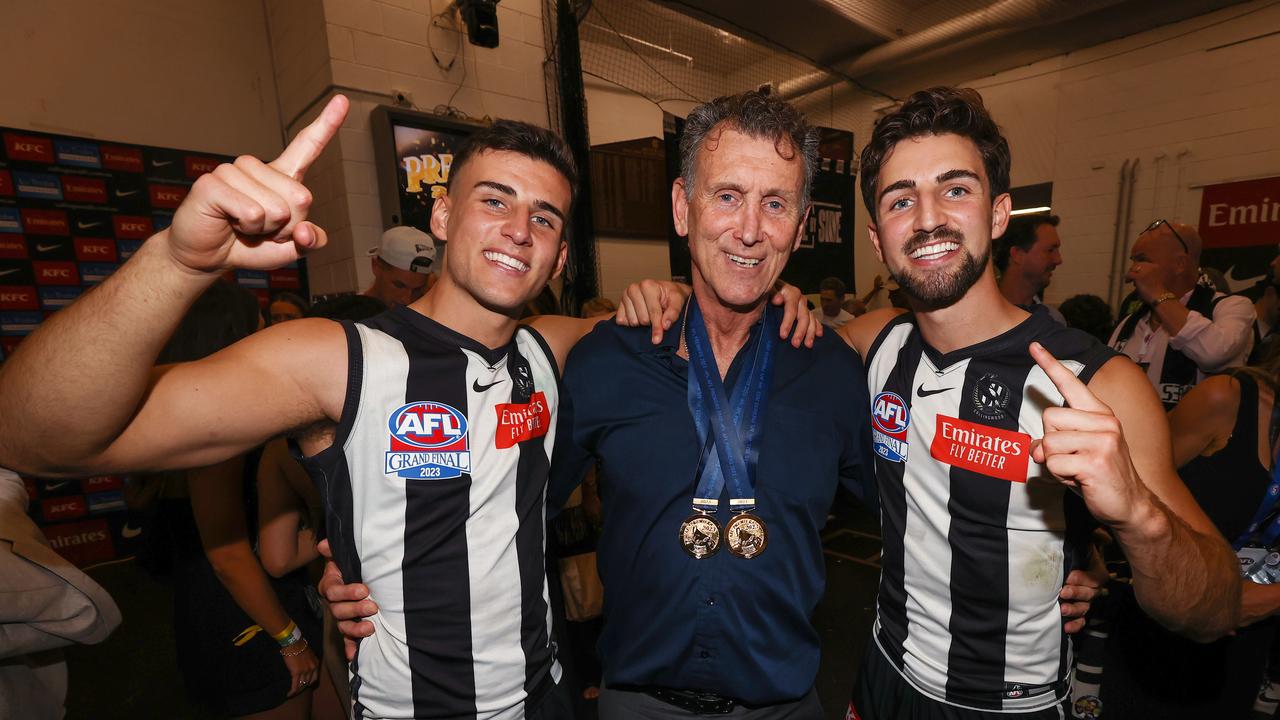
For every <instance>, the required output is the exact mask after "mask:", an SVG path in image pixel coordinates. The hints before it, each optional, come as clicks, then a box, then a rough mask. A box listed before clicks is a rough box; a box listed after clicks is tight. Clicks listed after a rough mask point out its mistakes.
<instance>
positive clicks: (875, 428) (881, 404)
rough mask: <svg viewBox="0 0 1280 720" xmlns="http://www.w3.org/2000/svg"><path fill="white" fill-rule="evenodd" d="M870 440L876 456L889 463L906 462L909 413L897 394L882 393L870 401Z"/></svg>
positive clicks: (909, 422)
mask: <svg viewBox="0 0 1280 720" xmlns="http://www.w3.org/2000/svg"><path fill="white" fill-rule="evenodd" d="M871 425H872V427H871V439H872V441H873V446H874V449H875V451H876V455H879V456H880V457H882V458H884V459H885V460H888V461H890V462H906V460H907V428H908V427H909V426H910V425H911V411H910V410H909V409H908V408H907V404H906V403H905V402H904V401H903V400H902V397H901V396H900V395H898V394H897V393H891V392H882V393H879V394H878V395H876V397H875V399H874V400H872V401H871Z"/></svg>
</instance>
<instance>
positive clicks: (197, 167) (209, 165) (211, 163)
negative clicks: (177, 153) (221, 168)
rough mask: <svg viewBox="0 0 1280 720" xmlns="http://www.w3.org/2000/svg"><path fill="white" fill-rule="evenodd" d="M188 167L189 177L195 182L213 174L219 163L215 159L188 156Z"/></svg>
mask: <svg viewBox="0 0 1280 720" xmlns="http://www.w3.org/2000/svg"><path fill="white" fill-rule="evenodd" d="M186 165H187V177H189V178H191V179H192V180H195V179H196V178H198V177H200V176H201V175H203V174H205V173H211V172H213V169H214V168H216V167H218V161H217V160H214V159H213V158H207V157H196V156H194V155H188V156H187V163H186Z"/></svg>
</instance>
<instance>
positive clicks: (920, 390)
mask: <svg viewBox="0 0 1280 720" xmlns="http://www.w3.org/2000/svg"><path fill="white" fill-rule="evenodd" d="M954 389H955V388H938V389H937V390H925V389H924V383H920V387H918V388H916V395H919V396H920V397H922V398H923V397H929V396H930V395H937V394H938V393H944V392H946V391H948V390H954Z"/></svg>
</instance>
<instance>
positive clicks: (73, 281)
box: [31, 261, 80, 285]
mask: <svg viewBox="0 0 1280 720" xmlns="http://www.w3.org/2000/svg"><path fill="white" fill-rule="evenodd" d="M31 266H32V267H33V268H34V269H35V271H36V284H37V285H79V284H80V274H79V273H78V272H77V271H76V264H75V263H73V262H39V261H37V262H33V263H31Z"/></svg>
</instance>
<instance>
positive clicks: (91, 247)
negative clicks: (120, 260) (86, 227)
mask: <svg viewBox="0 0 1280 720" xmlns="http://www.w3.org/2000/svg"><path fill="white" fill-rule="evenodd" d="M75 243H76V259H77V260H79V261H81V262H115V259H116V244H115V243H113V242H111V240H107V239H99V238H76V239H75Z"/></svg>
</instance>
